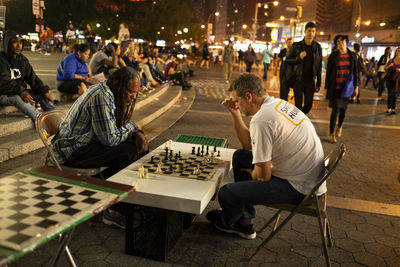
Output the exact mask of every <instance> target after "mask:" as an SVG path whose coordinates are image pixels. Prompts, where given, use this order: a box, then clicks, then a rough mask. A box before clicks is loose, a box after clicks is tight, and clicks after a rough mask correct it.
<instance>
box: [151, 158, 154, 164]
mask: <svg viewBox="0 0 400 267" xmlns="http://www.w3.org/2000/svg"><path fill="white" fill-rule="evenodd" d="M150 163H151V164H153V163H154V156H151V159H150Z"/></svg>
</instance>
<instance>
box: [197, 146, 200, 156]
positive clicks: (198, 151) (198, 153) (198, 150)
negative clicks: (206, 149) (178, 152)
mask: <svg viewBox="0 0 400 267" xmlns="http://www.w3.org/2000/svg"><path fill="white" fill-rule="evenodd" d="M197 156H200V147H198V148H197Z"/></svg>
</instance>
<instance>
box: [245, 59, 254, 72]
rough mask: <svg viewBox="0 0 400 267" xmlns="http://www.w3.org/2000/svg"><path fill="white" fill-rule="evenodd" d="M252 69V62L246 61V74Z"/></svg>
mask: <svg viewBox="0 0 400 267" xmlns="http://www.w3.org/2000/svg"><path fill="white" fill-rule="evenodd" d="M252 67H253V61H246V72H249V73H250V72H251V68H252Z"/></svg>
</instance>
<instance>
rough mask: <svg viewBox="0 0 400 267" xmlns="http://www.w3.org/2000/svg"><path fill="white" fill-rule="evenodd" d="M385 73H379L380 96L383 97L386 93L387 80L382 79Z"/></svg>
mask: <svg viewBox="0 0 400 267" xmlns="http://www.w3.org/2000/svg"><path fill="white" fill-rule="evenodd" d="M383 74H384V72H378V96H379V97H381V96H382V93H383V91H385V79H383V78H382V75H383Z"/></svg>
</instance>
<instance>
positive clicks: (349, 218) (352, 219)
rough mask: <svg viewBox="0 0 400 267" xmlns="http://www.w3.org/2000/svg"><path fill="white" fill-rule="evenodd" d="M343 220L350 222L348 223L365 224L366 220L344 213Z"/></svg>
mask: <svg viewBox="0 0 400 267" xmlns="http://www.w3.org/2000/svg"><path fill="white" fill-rule="evenodd" d="M342 220H344V221H346V222H348V223H365V218H364V217H362V216H359V215H356V214H353V213H347V212H345V213H343V214H342Z"/></svg>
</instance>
